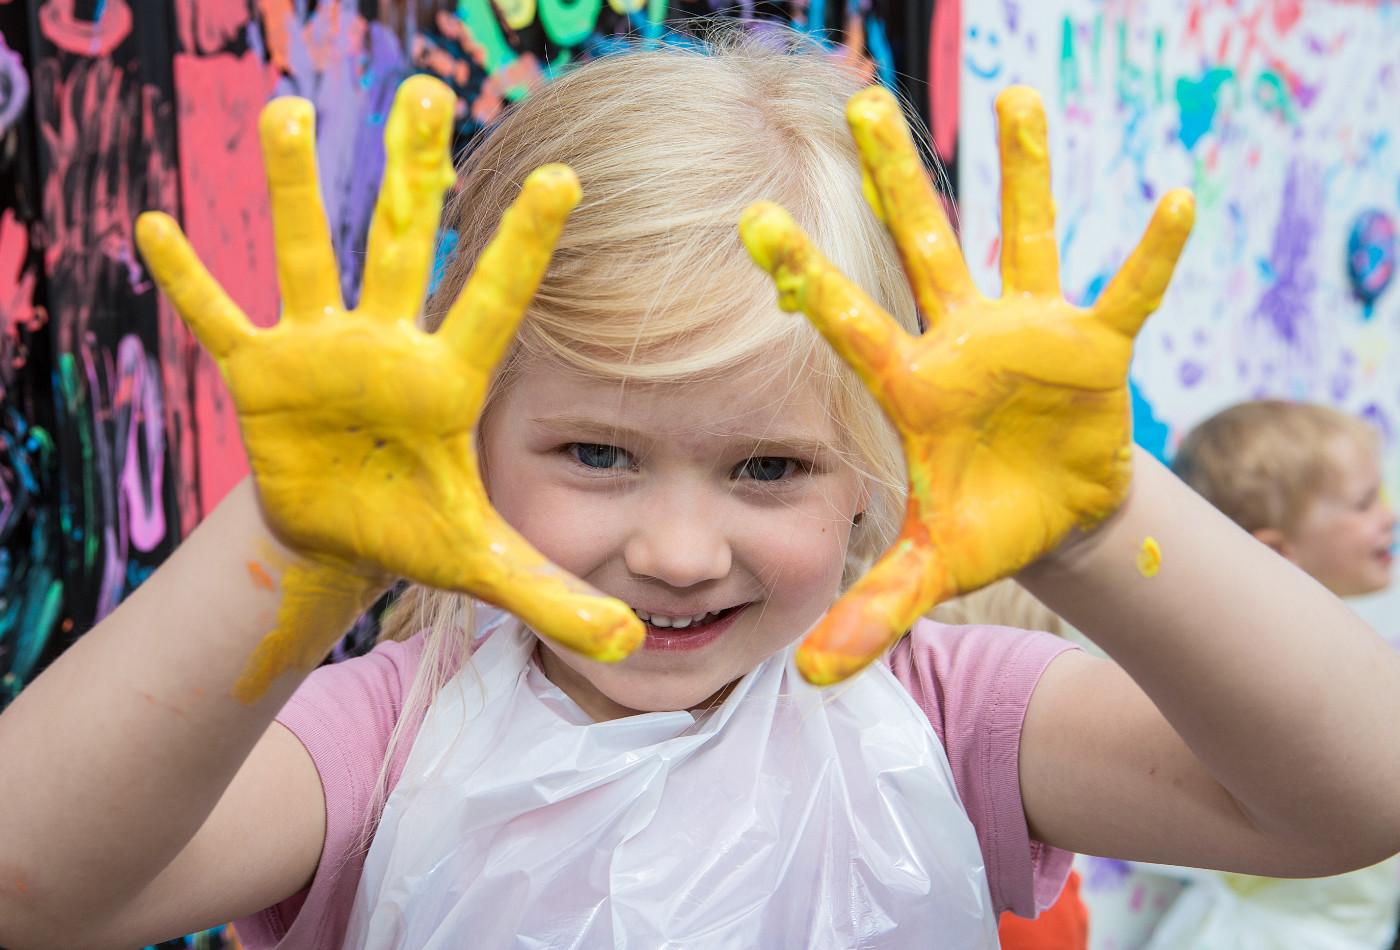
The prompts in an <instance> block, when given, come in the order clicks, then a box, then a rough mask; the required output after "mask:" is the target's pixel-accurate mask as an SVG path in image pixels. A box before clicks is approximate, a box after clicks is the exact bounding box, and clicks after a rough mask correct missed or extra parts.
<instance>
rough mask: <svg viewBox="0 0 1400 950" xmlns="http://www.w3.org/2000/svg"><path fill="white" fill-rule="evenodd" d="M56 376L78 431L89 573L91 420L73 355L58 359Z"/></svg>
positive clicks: (93, 545)
mask: <svg viewBox="0 0 1400 950" xmlns="http://www.w3.org/2000/svg"><path fill="white" fill-rule="evenodd" d="M58 375H59V382H60V389H61V391H62V393H63V401H64V404H65V406H66V407H67V411H68V412H69V413H70V414H71V415H72V417H73V423H74V428H76V429H77V430H78V441H79V444H80V453H81V455H82V464H83V569H84V570H85V571H90V570H91V569H92V566H93V564H95V563H96V562H97V546H98V537H97V525H96V519H97V486H96V485H95V484H94V481H95V479H96V473H95V472H94V471H93V467H94V466H93V451H92V420H91V418H89V414H88V413H87V412H86V406H87V390H86V389H84V388H83V383H82V380H81V379H80V378H79V376H78V369H77V364H76V363H75V362H74V360H73V354H72V353H60V354H59V356H58Z"/></svg>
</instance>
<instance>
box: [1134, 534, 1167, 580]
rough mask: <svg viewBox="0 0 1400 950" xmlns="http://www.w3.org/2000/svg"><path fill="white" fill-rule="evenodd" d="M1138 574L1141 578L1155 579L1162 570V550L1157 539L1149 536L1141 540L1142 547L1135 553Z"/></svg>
mask: <svg viewBox="0 0 1400 950" xmlns="http://www.w3.org/2000/svg"><path fill="white" fill-rule="evenodd" d="M1137 569H1138V573H1139V574H1141V575H1142V576H1143V577H1156V576H1157V572H1158V571H1160V570H1161V569H1162V548H1161V546H1160V545H1159V544H1158V543H1157V539H1156V538H1154V537H1151V536H1148V537H1146V538H1143V539H1142V547H1140V548H1138V553H1137Z"/></svg>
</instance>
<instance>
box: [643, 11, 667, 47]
mask: <svg viewBox="0 0 1400 950" xmlns="http://www.w3.org/2000/svg"><path fill="white" fill-rule="evenodd" d="M667 7H668V2H667V0H647V36H646V38H647V40H648V41H654V40H658V39H660V38H661V37H662V36H663V35H665V33H666V15H667V12H668V10H667ZM655 45H656V44H655V43H654V42H648V43H647V48H648V49H650V48H652V47H654V46H655Z"/></svg>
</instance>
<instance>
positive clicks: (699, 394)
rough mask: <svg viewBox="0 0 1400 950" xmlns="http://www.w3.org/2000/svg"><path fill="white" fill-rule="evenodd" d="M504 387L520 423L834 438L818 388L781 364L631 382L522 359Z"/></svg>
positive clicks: (659, 432) (662, 432)
mask: <svg viewBox="0 0 1400 950" xmlns="http://www.w3.org/2000/svg"><path fill="white" fill-rule="evenodd" d="M510 390H511V391H510V393H509V394H508V395H507V398H506V402H507V403H508V404H513V408H514V410H515V413H519V414H521V415H523V416H525V417H527V419H528V421H543V420H550V419H561V420H565V421H574V422H593V423H596V424H598V425H616V426H619V427H623V428H628V429H636V430H640V431H644V432H648V433H651V434H654V435H668V434H674V435H681V434H685V435H701V434H713V435H717V436H725V435H747V436H752V437H759V438H768V437H770V436H768V435H766V434H765V433H774V434H777V433H779V432H781V433H782V434H783V435H784V436H785V437H788V438H792V437H798V436H800V437H802V438H805V439H807V440H810V441H814V442H835V441H837V431H836V423H835V421H834V420H833V419H832V417H831V415H830V413H829V412H828V410H827V406H826V398H825V393H824V392H823V391H822V389H821V387H819V386H817V385H816V384H815V383H814V382H812V380H811V379H810V377H808V378H803V376H802V374H800V373H792V372H789V371H787V369H786V368H785V367H782V366H781V365H778V366H769V367H764V366H752V365H750V366H740V367H734V368H728V369H721V370H716V371H714V372H711V373H706V374H704V375H701V376H697V377H695V378H686V379H680V380H632V379H617V378H610V377H603V376H596V375H590V374H587V373H584V372H580V371H579V370H576V369H572V368H569V367H565V366H562V365H560V364H558V363H554V362H546V361H541V360H530V361H527V362H526V363H525V364H524V365H522V366H521V367H520V372H519V374H518V375H517V376H516V377H515V379H514V380H513V381H512V384H511V387H510ZM502 408H506V407H504V406H503V407H502ZM527 419H517V421H527Z"/></svg>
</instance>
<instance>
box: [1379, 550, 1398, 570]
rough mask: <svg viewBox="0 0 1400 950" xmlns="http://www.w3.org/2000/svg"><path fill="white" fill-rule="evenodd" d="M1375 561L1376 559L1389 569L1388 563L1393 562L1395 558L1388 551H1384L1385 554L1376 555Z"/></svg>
mask: <svg viewBox="0 0 1400 950" xmlns="http://www.w3.org/2000/svg"><path fill="white" fill-rule="evenodd" d="M1376 559H1377V560H1378V561H1380V562H1381V563H1382V564H1384V565H1385V566H1386V567H1390V562H1391V561H1393V560H1394V559H1395V556H1394V555H1393V554H1391V553H1390V552H1389V551H1386V552H1385V553H1383V554H1378V555H1376Z"/></svg>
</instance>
